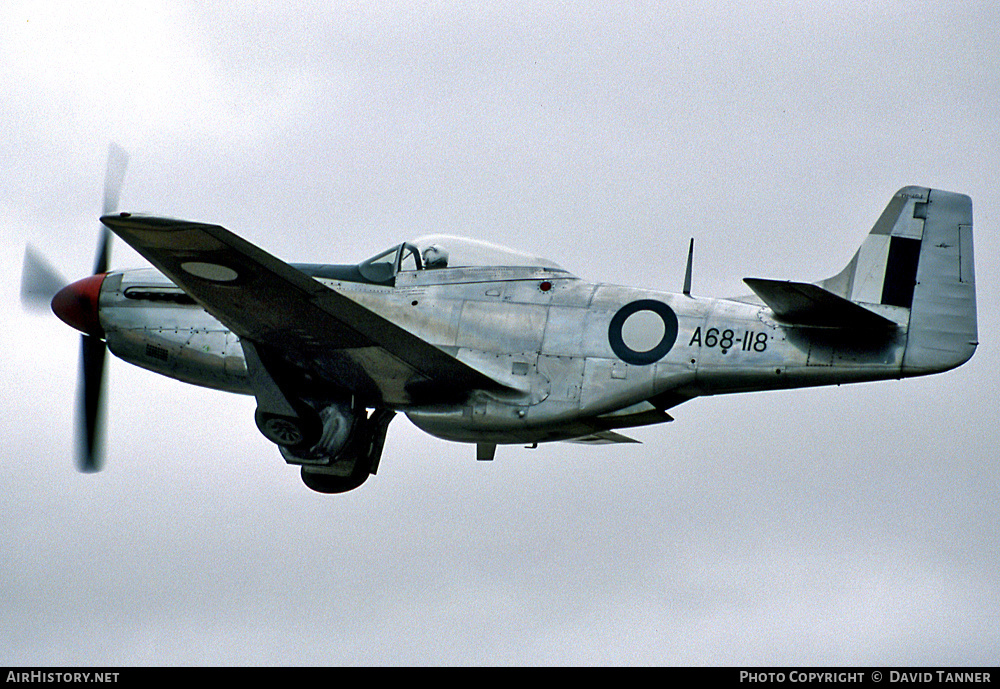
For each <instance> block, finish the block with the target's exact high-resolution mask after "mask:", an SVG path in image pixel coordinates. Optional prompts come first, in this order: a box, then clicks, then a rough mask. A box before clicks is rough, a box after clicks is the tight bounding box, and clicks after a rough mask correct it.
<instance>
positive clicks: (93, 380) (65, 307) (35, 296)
mask: <svg viewBox="0 0 1000 689" xmlns="http://www.w3.org/2000/svg"><path fill="white" fill-rule="evenodd" d="M127 164H128V155H127V154H126V153H125V151H124V150H123V149H122V148H121V147H120V146H117V145H116V144H111V146H110V148H109V150H108V168H107V173H106V175H105V178H104V206H103V209H102V212H101V215H102V216H103V215H109V214H111V213H114V212H115V211H117V209H118V198H119V195H120V193H121V187H122V182H123V181H124V179H125V167H126V166H127ZM100 232H101V235H100V239H99V241H98V247H97V257H96V259H95V260H94V271H93V275H91V276H90V277H87V278H84V279H82V280H78V281H77V282H74V283H72V284H67V283H66V281H65V280H64V279H63V278H62V276H60V275H59V273H58V272H57V271H56V270H55V269H54V268H53V267H52V266H51V265H50V264H49V263H48V262H47V261H46V260H45V259H44V258H42V256H41V255H39V254H38V253H37V252H36V251H35V250H34V249H32V248H31V247H30V246H29V247H27V249H25V252H24V270H23V272H22V275H21V303H22V304H23V305H24V306H25V307H26V308H29V309H33V310H39V309H42V308H44V307H45V306H46V305H51V308H52V311H53V312H54V313H55V314H56V315H57V316H59V318H60V319H62V320H63V321H65V322H66V323H68V324H69V325H71V326H73V327H74V328H76V329H77V330H79V331H80V332H82V333H83V335H82V337H81V338H80V379H79V383H78V386H77V395H78V399H77V453H76V454H77V464H78V466H79V469H80V471H83V472H88V473H89V472H94V471H99V470H100V468H101V459H102V454H103V436H104V428H103V420H104V404H103V402H104V379H105V375H104V362H105V358H106V355H107V344H106V343H105V342H104V331H103V330H102V329H101V324H100V320H99V319H98V312H97V307H98V299H99V297H100V292H101V283H102V282H103V281H104V278H105V275H106V273H107V271H108V258H109V255H110V253H111V232H110V231H109V230H108V228H106V227H104V226H103V225H101V230H100Z"/></svg>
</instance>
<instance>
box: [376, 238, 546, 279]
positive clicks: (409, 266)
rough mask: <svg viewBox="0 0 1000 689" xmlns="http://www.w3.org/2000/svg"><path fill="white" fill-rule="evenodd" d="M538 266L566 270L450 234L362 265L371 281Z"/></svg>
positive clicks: (421, 240)
mask: <svg viewBox="0 0 1000 689" xmlns="http://www.w3.org/2000/svg"><path fill="white" fill-rule="evenodd" d="M512 267H513V268H538V269H542V270H550V271H556V272H565V270H564V269H563V268H561V267H560V266H559V265H557V264H555V263H553V262H552V261H549V260H548V259H544V258H541V257H539V256H533V255H532V254H528V253H524V252H521V251H515V250H514V249H508V248H507V247H504V246H500V245H498V244H491V243H490V242H482V241H478V240H474V239H466V238H464V237H452V236H449V235H441V234H435V235H427V236H425V237H419V238H417V239H414V240H413V241H411V242H403V243H402V244H398V245H397V246H394V247H392V248H391V249H386V250H385V251H383V252H381V253H379V254H377V255H375V256H373V257H372V258H369V259H368V260H367V261H364V262H362V263H360V264H359V265H358V270H359V271H360V272H361V275H362V277H363V278H364V279H365V280H367V281H370V282H375V283H386V282H391V281H392V280H393V278H394V277H395V276H396V274H397V273H402V272H408V271H429V270H439V269H442V268H512Z"/></svg>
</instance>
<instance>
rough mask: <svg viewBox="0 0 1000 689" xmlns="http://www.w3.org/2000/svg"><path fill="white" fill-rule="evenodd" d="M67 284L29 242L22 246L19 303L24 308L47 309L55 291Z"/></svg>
mask: <svg viewBox="0 0 1000 689" xmlns="http://www.w3.org/2000/svg"><path fill="white" fill-rule="evenodd" d="M66 285H67V282H66V280H65V279H63V276H62V275H60V274H59V271H57V270H56V269H55V268H53V267H52V264H50V263H49V262H48V261H46V260H45V258H44V257H43V256H42V255H41V254H40V253H38V252H37V251H35V249H33V248H32V247H31V245H30V244H29V245H28V246H26V247H25V248H24V267H23V268H22V270H21V305H22V306H23V307H24V308H26V309H32V310H42V309H44V310H48V308H49V303H50V302H51V301H52V297H54V296H55V295H56V292H58V291H59V290H61V289H62V288H63V287H65V286H66Z"/></svg>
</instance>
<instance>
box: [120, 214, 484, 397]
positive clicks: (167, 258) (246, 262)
mask: <svg viewBox="0 0 1000 689" xmlns="http://www.w3.org/2000/svg"><path fill="white" fill-rule="evenodd" d="M101 221H102V222H104V224H105V225H107V226H108V227H109V228H110V229H111V230H112V231H113V232H114V233H115V234H117V235H118V236H119V237H121V238H122V239H123V240H124V241H126V242H127V243H128V244H129V245H131V246H132V247H133V248H134V249H135V250H136V251H138V252H139V253H140V254H141V255H142V256H143V257H145V258H146V259H147V260H148V261H149V262H150V263H152V264H153V265H154V266H155V267H156V268H157V269H159V270H160V271H161V272H162V273H163V274H165V275H166V276H167V277H169V278H170V279H171V280H172V281H173V282H174V283H175V284H177V286H178V287H180V288H181V289H183V290H184V291H185V292H186V293H187V294H189V295H190V296H191V297H192V298H193V299H194V300H195V301H197V302H198V303H199V304H200V305H201V306H202V307H203V308H204V309H205V310H206V311H208V312H209V313H210V314H212V315H213V316H214V317H215V318H217V319H218V320H219V321H220V322H221V323H223V324H224V325H225V326H226V327H228V328H229V329H230V330H232V331H233V332H234V333H235V334H236V335H238V336H239V337H240V338H241V339H245V340H249V341H251V342H253V343H254V344H255V345H256V346H258V347H259V348H262V349H264V350H266V351H270V352H275V353H279V355H280V357H281V358H282V359H283V360H284V361H286V362H288V363H289V364H290V365H292V366H295V367H298V368H300V369H302V370H308V373H309V374H310V375H312V376H317V375H318V376H320V377H322V378H323V379H324V382H325V383H328V384H331V385H334V386H339V387H341V388H342V389H343V390H344V391H345V392H349V393H351V394H355V395H359V396H361V397H362V398H363V399H366V400H368V401H369V402H370V403H371V404H373V405H388V406H406V405H413V404H428V403H434V402H444V401H454V400H456V399H462V398H464V397H465V396H467V395H468V394H469V392H471V391H472V390H476V389H498V388H500V387H502V386H501V385H500V384H499V383H497V382H496V381H494V380H493V379H491V378H489V377H488V376H485V375H484V374H482V373H480V372H479V371H476V370H475V369H473V368H471V367H469V366H467V365H466V364H464V363H462V362H460V361H458V360H457V359H455V358H454V357H453V356H451V355H449V354H448V353H446V352H444V351H443V350H441V349H439V348H437V347H435V346H434V345H432V344H430V343H428V342H426V341H425V340H423V339H421V338H420V337H417V336H416V335H414V334H412V333H410V332H408V331H407V330H404V329H403V328H401V327H399V326H398V325H396V324H395V323H392V322H391V321H389V320H387V319H386V318H383V317H382V316H380V315H378V314H376V313H374V312H372V311H371V310H369V309H367V308H365V307H363V306H361V305H360V304H358V303H356V302H354V301H353V300H351V299H350V298H348V297H346V296H344V295H342V294H340V293H338V292H336V291H334V290H333V289H330V288H328V287H327V286H325V285H323V284H322V283H320V282H318V281H317V280H314V279H313V278H311V277H309V276H308V275H306V274H305V273H303V272H301V271H299V270H297V269H296V268H293V267H292V266H290V265H288V264H287V263H285V262H284V261H281V260H279V259H277V258H275V257H274V256H271V255H270V254H268V253H267V252H265V251H263V250H262V249H260V248H258V247H256V246H254V245H253V244H251V243H249V242H247V241H245V240H243V239H241V238H240V237H238V236H236V235H235V234H233V233H232V232H229V231H228V230H226V229H224V228H222V227H219V226H218V225H208V224H202V223H195V222H187V221H183V220H174V219H169V218H156V217H148V216H134V215H128V214H122V215H120V216H117V215H115V216H105V217H103V218H101Z"/></svg>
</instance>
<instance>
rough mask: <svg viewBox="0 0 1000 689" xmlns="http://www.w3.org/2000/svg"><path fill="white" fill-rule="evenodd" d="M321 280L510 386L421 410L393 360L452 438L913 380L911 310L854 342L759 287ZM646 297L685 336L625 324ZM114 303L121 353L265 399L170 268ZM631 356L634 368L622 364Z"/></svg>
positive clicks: (399, 404)
mask: <svg viewBox="0 0 1000 689" xmlns="http://www.w3.org/2000/svg"><path fill="white" fill-rule="evenodd" d="M320 281H321V282H323V283H324V284H325V285H326V286H327V287H329V288H331V289H334V290H337V291H339V292H340V293H342V294H344V295H346V296H348V297H350V298H351V299H353V300H354V301H356V302H358V303H360V304H361V305H363V306H365V307H366V308H368V309H370V310H371V311H373V312H375V313H377V314H379V315H381V316H383V317H385V318H387V319H388V320H391V321H393V322H394V323H397V324H399V325H401V326H402V327H404V328H405V329H406V330H408V331H410V332H412V333H413V334H415V335H417V336H419V337H421V338H423V339H425V340H426V341H428V342H430V343H432V344H434V345H436V346H437V347H439V348H441V349H442V350H444V351H446V352H448V353H450V354H453V355H454V356H455V357H457V358H458V359H459V360H461V361H462V362H464V363H466V364H468V365H469V366H471V367H472V368H475V369H477V370H479V371H482V372H483V373H484V374H486V375H487V376H489V377H491V378H493V379H495V380H497V381H499V382H501V383H503V384H504V385H505V386H506V388H507V389H506V390H503V391H500V392H495V391H494V392H486V391H481V392H476V393H474V394H473V395H472V396H471V397H470V398H469V399H468V401H467V402H465V403H464V404H461V405H454V406H434V407H430V408H428V407H414V406H412V405H411V404H410V403H409V401H408V399H407V397H406V395H405V393H404V392H403V390H404V389H405V386H406V381H405V380H399V379H397V378H395V377H394V372H393V371H391V370H386V371H384V372H383V373H384V376H383V380H384V382H383V383H382V392H383V399H382V400H381V402H382V404H384V405H385V406H387V407H390V408H395V409H398V410H401V411H404V412H405V413H406V414H407V415H408V416H409V418H410V419H411V420H412V421H413V422H414V423H415V424H416V425H417V426H419V427H420V428H422V429H423V430H425V431H427V432H429V433H431V434H433V435H435V436H438V437H441V438H445V439H449V440H457V441H464V442H488V443H500V444H503V443H535V442H544V441H552V440H564V439H570V438H580V437H585V436H588V435H589V434H591V433H594V432H598V431H606V430H611V429H615V428H625V427H630V426H639V425H647V424H650V423H658V422H663V421H669V420H670V417H669V416H668V415H667V414H666V413H665V412H664V411H663V410H664V409H666V408H669V407H671V406H674V405H675V404H678V403H680V402H682V401H684V400H687V399H690V398H693V397H697V396H700V395H713V394H721V393H732V392H743V391H749V390H766V389H778V388H790V387H801V386H811V385H826V384H832V383H843V382H857V381H866V380H879V379H886V378H899V377H902V376H904V375H906V371H905V370H904V367H903V352H904V350H905V346H906V335H907V330H906V329H907V319H908V316H909V309H905V308H900V307H895V306H885V305H872V306H871V307H870V308H873V309H877V311H878V312H879V313H880V314H881V315H883V316H884V317H885V318H887V319H890V320H893V321H894V322H896V323H897V324H898V326H899V327H898V329H896V330H894V331H893V332H892V333H891V334H888V335H885V336H882V337H879V338H876V339H874V340H873V339H872V338H870V337H865V338H861V339H858V340H857V341H851V339H850V338H846V339H845V337H844V336H843V334H842V333H840V332H837V333H834V332H832V331H830V330H829V329H825V328H821V327H801V326H794V325H789V324H787V323H781V322H779V321H778V320H777V319H775V318H774V316H773V314H772V312H771V310H770V309H769V308H768V307H767V306H766V305H764V304H763V303H762V302H760V301H759V300H757V299H756V298H754V297H747V298H745V299H740V300H730V299H711V298H702V297H692V296H687V295H680V294H671V293H664V292H655V291H650V290H642V289H636V288H629V287H619V286H613V285H600V284H593V283H588V282H585V281H583V280H580V279H578V278H576V277H573V276H571V275H569V274H568V273H565V272H564V271H561V270H551V269H547V268H523V267H504V268H497V269H491V268H456V269H443V270H424V271H413V272H409V273H407V272H403V273H400V274H399V275H398V276H397V280H396V285H395V286H381V285H371V284H363V283H354V282H346V281H334V280H325V279H320ZM645 300H649V301H651V302H655V303H661V304H665V305H667V306H668V307H669V310H670V311H672V312H673V313H674V314H676V335H675V336H673V337H672V341H671V342H666V339H667V338H668V337H669V336H671V335H672V334H671V333H670V332H669V329H670V323H662V322H658V321H657V314H656V313H655V312H653V311H650V310H641V309H640V310H638V312H637V313H635V314H633V315H631V316H630V317H627V318H625V319H622V318H621V317H619V318H618V320H619V321H623V322H622V323H620V324H616V323H614V322H613V321H615V317H616V314H620V313H621V311H622V309H623V307H624V306H626V305H628V304H634V303H637V302H638V303H643V302H644V301H645ZM100 314H101V324H102V326H103V328H104V330H105V332H106V334H107V342H108V345H109V347H110V349H111V351H112V352H113V353H114V354H115V355H117V356H118V357H120V358H122V359H124V360H126V361H128V362H130V363H133V364H135V365H138V366H141V367H143V368H146V369H149V370H151V371H155V372H157V373H160V374H163V375H166V376H170V377H173V378H176V379H178V380H181V381H184V382H187V383H193V384H196V385H201V386H205V387H209V388H215V389H220V390H226V391H230V392H237V393H242V394H253V391H252V390H251V388H250V386H249V382H248V378H247V366H246V361H245V359H244V352H243V349H242V347H241V345H240V342H239V338H238V337H236V336H235V335H234V334H233V333H232V332H230V331H229V330H228V329H227V328H226V327H225V326H223V325H222V324H221V323H219V321H217V320H216V319H215V318H213V317H212V316H211V315H209V314H208V313H206V312H205V311H204V310H203V309H202V308H201V307H200V306H197V305H195V304H192V303H191V302H190V300H188V299H186V298H184V296H183V293H182V292H181V290H180V289H178V288H176V287H174V286H173V284H172V283H171V282H170V281H169V280H168V279H167V278H165V277H164V276H162V275H161V274H160V273H158V272H157V271H155V270H153V269H141V270H133V271H124V272H119V273H112V274H111V275H109V276H108V278H107V279H106V280H105V282H104V285H103V288H102V292H101V306H100ZM630 321H635V322H634V323H631V322H630ZM615 333H617V341H618V342H619V345H618V347H619V351H618V352H616V351H614V349H613V345H612V342H613V341H616V336H615ZM657 345H660V346H661V347H662V346H664V345H665V346H666V347H667V351H666V354H665V355H663V356H662V357H661V358H659V359H658V360H656V361H655V362H652V363H644V362H643V361H642V360H641V359H642V355H643V354H644V353H645V352H648V351H650V350H652V349H654V348H655V347H656V346H657ZM622 346H624V347H625V350H624V354H623V352H622V349H621V347H622ZM630 353H632V354H634V355H635V359H636V361H634V362H633V363H629V361H627V360H623V356H624V357H625V358H626V359H627V358H630ZM650 400H653V402H651V401H650Z"/></svg>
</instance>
